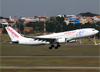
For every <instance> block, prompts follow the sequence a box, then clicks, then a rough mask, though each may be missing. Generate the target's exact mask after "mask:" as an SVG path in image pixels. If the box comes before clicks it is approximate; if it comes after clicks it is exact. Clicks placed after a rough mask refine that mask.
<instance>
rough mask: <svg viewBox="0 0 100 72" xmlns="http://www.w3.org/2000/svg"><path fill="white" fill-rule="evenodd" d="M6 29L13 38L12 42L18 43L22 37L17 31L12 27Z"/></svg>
mask: <svg viewBox="0 0 100 72" xmlns="http://www.w3.org/2000/svg"><path fill="white" fill-rule="evenodd" d="M5 28H6V30H7V32H8V34H9V36H10V38H11V41H18V39H19V38H20V37H21V35H20V34H19V33H18V32H17V31H15V30H14V29H13V28H11V27H10V26H7V27H5Z"/></svg>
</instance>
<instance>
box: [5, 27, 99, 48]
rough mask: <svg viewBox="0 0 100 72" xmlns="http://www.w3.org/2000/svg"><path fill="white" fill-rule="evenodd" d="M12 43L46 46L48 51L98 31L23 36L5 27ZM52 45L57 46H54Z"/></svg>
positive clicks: (89, 29)
mask: <svg viewBox="0 0 100 72" xmlns="http://www.w3.org/2000/svg"><path fill="white" fill-rule="evenodd" d="M5 28H6V30H7V32H8V34H9V36H10V38H11V42H12V43H16V44H21V45H47V44H50V45H51V46H50V47H49V49H52V48H53V47H55V49H58V48H59V47H60V43H65V42H70V41H75V40H76V39H79V38H84V37H90V36H93V35H95V34H97V33H98V32H99V31H98V30H95V29H94V28H84V29H77V30H72V31H65V32H59V33H53V34H48V35H40V36H34V37H29V36H24V35H21V34H20V33H18V32H17V31H15V30H14V29H13V28H12V27H10V26H7V27H5ZM54 44H57V45H56V46H55V45H54Z"/></svg>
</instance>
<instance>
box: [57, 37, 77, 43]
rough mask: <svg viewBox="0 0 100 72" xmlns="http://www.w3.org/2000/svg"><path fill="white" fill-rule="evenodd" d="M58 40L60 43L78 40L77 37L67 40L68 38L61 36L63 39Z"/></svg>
mask: <svg viewBox="0 0 100 72" xmlns="http://www.w3.org/2000/svg"><path fill="white" fill-rule="evenodd" d="M57 42H59V43H65V42H70V43H71V42H77V40H76V39H73V40H67V39H66V38H61V39H58V40H57Z"/></svg>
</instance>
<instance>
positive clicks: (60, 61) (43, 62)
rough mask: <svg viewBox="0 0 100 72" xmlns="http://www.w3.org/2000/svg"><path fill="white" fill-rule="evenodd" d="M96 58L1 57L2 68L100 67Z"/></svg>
mask: <svg viewBox="0 0 100 72" xmlns="http://www.w3.org/2000/svg"><path fill="white" fill-rule="evenodd" d="M99 64H100V63H99V58H98V57H96V58H94V57H89V58H88V57H82V58H80V57H74V58H73V57H1V66H83V67H99Z"/></svg>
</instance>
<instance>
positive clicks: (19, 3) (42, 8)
mask: <svg viewBox="0 0 100 72" xmlns="http://www.w3.org/2000/svg"><path fill="white" fill-rule="evenodd" d="M0 5H1V6H0V15H1V16H3V17H9V16H12V17H13V16H14V14H18V17H21V16H26V17H34V16H39V15H45V16H56V15H59V14H66V15H68V14H79V13H82V12H92V13H97V14H99V0H0Z"/></svg>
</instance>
